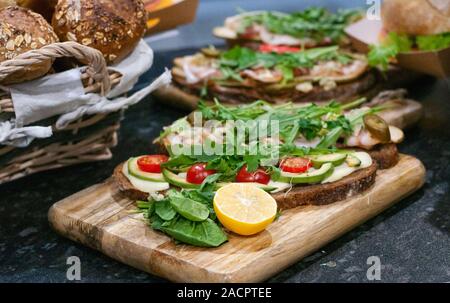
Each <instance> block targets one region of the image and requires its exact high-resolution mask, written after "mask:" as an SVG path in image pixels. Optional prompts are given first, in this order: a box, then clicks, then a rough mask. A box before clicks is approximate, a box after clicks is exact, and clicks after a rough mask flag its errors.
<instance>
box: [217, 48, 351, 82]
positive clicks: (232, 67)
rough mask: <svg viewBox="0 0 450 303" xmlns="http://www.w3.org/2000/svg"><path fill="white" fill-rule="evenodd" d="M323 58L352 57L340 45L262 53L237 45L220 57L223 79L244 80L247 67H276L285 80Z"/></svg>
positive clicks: (345, 59) (347, 60)
mask: <svg viewBox="0 0 450 303" xmlns="http://www.w3.org/2000/svg"><path fill="white" fill-rule="evenodd" d="M321 60H338V61H341V62H349V61H350V60H351V57H350V56H349V55H348V54H344V53H343V52H341V51H340V50H339V47H338V46H328V47H318V48H313V49H308V50H303V51H301V52H295V53H282V54H278V53H261V52H256V51H254V50H252V49H249V48H246V47H240V46H235V47H233V48H232V49H230V50H228V51H225V52H222V53H221V55H220V58H219V65H220V70H221V71H222V75H223V78H222V79H234V80H237V81H243V79H242V77H241V76H240V72H241V71H242V70H244V69H247V68H258V67H264V68H268V69H272V68H275V69H277V70H279V71H281V73H282V74H283V82H284V83H286V82H289V81H292V80H293V79H294V69H295V68H299V67H312V66H314V64H315V63H317V62H319V61H321Z"/></svg>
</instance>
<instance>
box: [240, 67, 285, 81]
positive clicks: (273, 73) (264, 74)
mask: <svg viewBox="0 0 450 303" xmlns="http://www.w3.org/2000/svg"><path fill="white" fill-rule="evenodd" d="M241 75H243V76H247V77H250V78H252V79H255V80H257V81H259V82H263V83H278V82H280V81H281V80H283V74H282V73H281V72H279V71H277V70H269V69H266V68H259V69H255V70H252V69H246V70H244V71H242V72H241Z"/></svg>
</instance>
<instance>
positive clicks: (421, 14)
mask: <svg viewBox="0 0 450 303" xmlns="http://www.w3.org/2000/svg"><path fill="white" fill-rule="evenodd" d="M381 18H382V21H383V26H384V28H385V29H386V30H387V31H389V32H390V31H392V32H396V33H399V34H408V35H436V34H442V33H447V32H450V0H384V1H383V5H382V9H381Z"/></svg>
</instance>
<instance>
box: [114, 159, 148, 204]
mask: <svg viewBox="0 0 450 303" xmlns="http://www.w3.org/2000/svg"><path fill="white" fill-rule="evenodd" d="M125 163H126V162H123V163H120V164H119V165H117V166H116V168H115V169H114V173H113V180H114V183H115V184H116V186H117V187H118V188H119V190H120V192H121V193H122V194H123V195H124V196H125V197H127V198H128V199H131V200H144V201H146V200H147V199H148V193H144V192H143V191H140V190H139V189H136V188H135V187H134V186H133V184H131V182H130V181H129V180H128V178H127V177H126V176H125V175H124V174H123V172H122V169H123V165H124V164H125Z"/></svg>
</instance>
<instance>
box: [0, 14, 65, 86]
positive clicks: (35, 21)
mask: <svg viewBox="0 0 450 303" xmlns="http://www.w3.org/2000/svg"><path fill="white" fill-rule="evenodd" d="M55 42H58V37H57V36H56V34H55V32H54V31H53V29H52V27H51V26H50V24H48V23H47V21H45V19H44V18H43V17H42V16H41V15H39V14H36V13H34V12H32V11H30V10H28V9H25V8H22V7H17V6H16V7H12V6H10V7H6V8H3V9H0V62H2V61H6V60H10V59H13V58H15V57H16V56H18V55H20V54H22V53H25V52H27V51H30V50H34V49H38V48H41V47H43V46H45V45H49V44H52V43H55ZM52 63H53V62H52V60H48V61H46V62H43V63H41V64H36V65H33V66H30V67H29V68H27V69H26V70H24V71H23V72H18V73H14V74H12V75H10V76H8V77H7V78H6V79H5V80H3V81H2V84H12V83H20V82H24V81H28V80H33V79H36V78H39V77H41V76H43V75H45V74H46V73H48V71H49V70H50V68H51V66H52Z"/></svg>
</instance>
